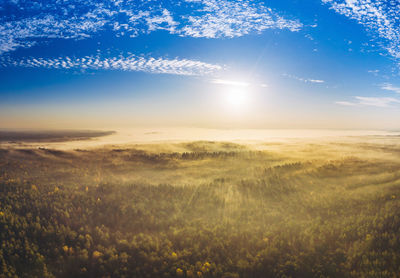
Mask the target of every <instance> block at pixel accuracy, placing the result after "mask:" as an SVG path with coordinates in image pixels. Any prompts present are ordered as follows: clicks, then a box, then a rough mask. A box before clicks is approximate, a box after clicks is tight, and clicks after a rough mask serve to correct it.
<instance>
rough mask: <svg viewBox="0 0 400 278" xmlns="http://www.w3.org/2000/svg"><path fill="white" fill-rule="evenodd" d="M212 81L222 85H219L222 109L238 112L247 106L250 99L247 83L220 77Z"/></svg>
mask: <svg viewBox="0 0 400 278" xmlns="http://www.w3.org/2000/svg"><path fill="white" fill-rule="evenodd" d="M213 83H215V84H220V85H223V86H222V87H221V89H222V90H221V94H222V99H221V101H222V105H223V107H224V110H226V111H227V112H230V113H239V112H242V111H243V110H244V109H245V108H246V107H248V104H249V101H250V84H249V83H247V82H238V81H230V80H221V79H216V80H214V81H213Z"/></svg>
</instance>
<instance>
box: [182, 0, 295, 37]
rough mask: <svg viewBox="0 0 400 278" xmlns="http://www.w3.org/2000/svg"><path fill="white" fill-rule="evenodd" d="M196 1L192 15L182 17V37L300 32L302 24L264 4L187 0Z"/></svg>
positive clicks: (218, 0)
mask: <svg viewBox="0 0 400 278" xmlns="http://www.w3.org/2000/svg"><path fill="white" fill-rule="evenodd" d="M186 2H188V3H194V4H196V9H195V10H194V12H193V13H192V14H191V15H185V16H183V17H182V18H183V21H184V23H185V24H184V26H183V28H182V29H180V30H179V33H180V34H181V35H183V36H192V37H205V38H220V37H228V38H233V37H241V36H243V35H247V34H250V33H261V32H262V31H264V30H266V29H271V28H274V29H288V30H290V31H298V30H300V29H301V28H302V24H301V23H300V22H299V21H297V20H287V19H284V18H283V17H281V16H279V15H278V14H277V13H276V12H274V11H273V10H272V9H270V8H267V7H265V6H264V5H263V4H262V3H256V4H255V3H253V2H252V1H227V0H186Z"/></svg>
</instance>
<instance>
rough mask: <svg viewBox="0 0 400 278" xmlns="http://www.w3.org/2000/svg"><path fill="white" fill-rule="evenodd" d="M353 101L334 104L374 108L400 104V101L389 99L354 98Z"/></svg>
mask: <svg viewBox="0 0 400 278" xmlns="http://www.w3.org/2000/svg"><path fill="white" fill-rule="evenodd" d="M354 98H355V101H336V102H335V103H336V104H338V105H343V106H375V107H389V106H390V105H391V104H398V103H400V99H397V98H391V97H361V96H356V97H354Z"/></svg>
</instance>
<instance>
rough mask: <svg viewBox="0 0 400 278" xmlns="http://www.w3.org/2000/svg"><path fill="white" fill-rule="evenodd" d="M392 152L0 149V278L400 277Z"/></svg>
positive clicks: (215, 145) (343, 146)
mask: <svg viewBox="0 0 400 278" xmlns="http://www.w3.org/2000/svg"><path fill="white" fill-rule="evenodd" d="M399 154H400V141H399V138H398V137H395V136H393V137H391V136H381V137H378V136H369V137H352V138H341V139H324V140H323V139H318V140H317V139H290V140H289V139H288V140H283V141H276V142H256V143H255V142H213V141H195V142H175V143H172V142H164V143H161V142H160V143H153V144H126V145H107V146H103V147H96V148H85V149H80V148H75V149H54V148H51V147H29V148H28V147H21V146H19V147H18V146H17V147H10V146H9V145H4V146H1V145H0V244H1V247H0V277H224V278H228V277H229V278H235V277H282V278H283V277H293V278H301V277H304V278H305V277H399V275H400V238H399V236H398V235H399V234H400V156H399Z"/></svg>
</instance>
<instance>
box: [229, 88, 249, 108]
mask: <svg viewBox="0 0 400 278" xmlns="http://www.w3.org/2000/svg"><path fill="white" fill-rule="evenodd" d="M224 98H225V104H226V106H227V108H228V109H230V110H235V111H239V110H242V109H243V108H245V106H247V103H248V100H249V96H248V92H247V88H245V87H239V86H229V88H227V90H226V91H225V93H224Z"/></svg>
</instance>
